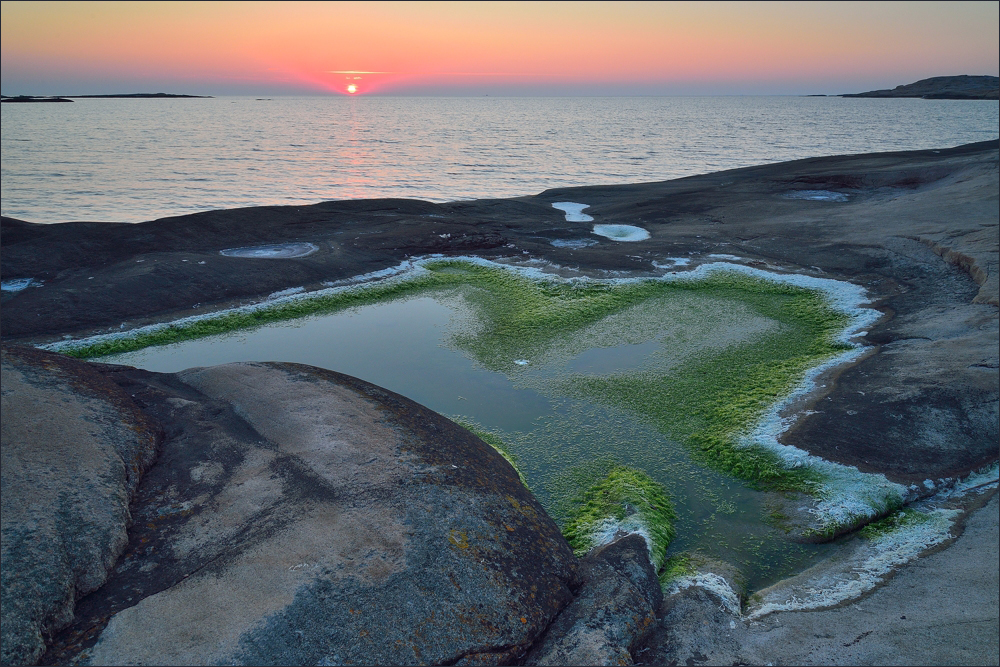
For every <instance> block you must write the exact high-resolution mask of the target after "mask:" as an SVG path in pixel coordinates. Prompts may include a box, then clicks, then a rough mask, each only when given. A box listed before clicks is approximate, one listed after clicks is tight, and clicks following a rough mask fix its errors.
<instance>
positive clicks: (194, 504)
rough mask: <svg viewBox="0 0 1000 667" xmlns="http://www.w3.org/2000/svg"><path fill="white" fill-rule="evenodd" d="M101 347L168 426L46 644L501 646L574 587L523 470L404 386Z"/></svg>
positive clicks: (121, 378)
mask: <svg viewBox="0 0 1000 667" xmlns="http://www.w3.org/2000/svg"><path fill="white" fill-rule="evenodd" d="M98 367H99V368H100V369H101V372H103V373H104V374H105V375H106V376H107V377H108V378H110V379H112V380H113V381H114V382H115V383H117V384H118V385H120V386H122V387H123V388H125V389H126V390H127V391H128V392H129V393H130V394H133V395H134V396H135V400H136V401H137V402H139V403H140V404H141V405H142V406H143V408H144V410H145V411H146V412H147V413H148V414H150V415H151V416H153V417H154V418H155V419H157V420H158V421H160V422H161V423H163V424H164V427H165V429H166V439H165V442H164V445H163V448H162V453H161V455H160V456H159V458H158V459H157V461H156V463H155V464H154V465H153V466H152V467H151V469H150V470H149V472H148V473H147V475H146V476H145V477H144V479H143V481H142V484H141V485H140V489H139V492H138V496H137V499H136V502H135V505H134V507H135V512H136V524H135V527H134V528H133V530H132V531H131V534H130V541H129V547H128V549H127V551H126V553H125V554H124V556H123V557H122V559H121V560H120V561H119V563H118V565H117V567H116V568H115V570H114V572H113V574H112V576H111V577H110V579H109V581H108V582H107V584H105V586H104V587H102V588H101V589H100V590H98V591H97V592H96V593H94V594H92V595H91V596H89V597H88V598H86V599H85V600H82V601H81V603H80V605H79V606H78V610H77V617H76V620H75V622H74V624H73V625H72V626H71V627H70V628H68V629H67V630H66V631H65V632H64V633H63V634H62V635H60V637H58V638H57V640H56V641H55V642H54V644H53V646H52V648H51V649H50V651H49V653H48V654H47V655H46V656H45V657H44V658H43V661H44V662H47V663H64V662H67V661H70V660H80V661H82V662H83V663H90V664H164V663H167V664H217V663H226V664H254V665H258V664H352V663H354V664H442V663H443V664H452V663H455V662H457V661H460V660H464V661H465V662H466V663H472V664H490V663H492V664H498V663H505V662H509V661H510V660H511V659H513V657H514V656H515V655H517V654H519V653H523V652H525V651H526V650H527V649H528V648H529V647H530V646H531V644H532V643H533V642H534V641H535V640H536V638H537V637H538V636H539V635H540V634H541V633H542V632H543V631H544V629H545V628H546V627H547V626H548V625H549V623H550V622H551V620H552V619H553V618H554V617H555V616H556V615H557V614H558V613H559V611H560V610H561V609H562V608H563V607H564V606H565V605H566V604H567V603H568V602H569V601H570V600H571V598H572V593H571V589H570V584H571V582H573V581H574V577H575V570H576V560H575V558H574V557H573V554H572V551H571V550H570V549H569V546H568V545H567V544H566V542H565V540H564V539H563V538H562V536H561V535H560V533H559V530H558V528H557V527H556V525H555V524H554V523H553V522H552V520H551V519H549V517H548V516H547V515H546V514H545V512H544V511H543V510H542V508H541V506H540V505H539V504H538V502H537V501H536V500H535V499H534V498H533V496H532V495H531V494H530V492H528V491H527V490H526V489H525V488H524V487H523V486H522V485H521V483H520V481H519V479H518V475H517V473H516V471H514V469H513V468H512V467H511V466H510V465H509V464H508V463H507V462H506V461H505V460H504V459H503V458H502V457H501V456H500V455H499V454H497V453H496V452H495V451H494V450H493V449H492V448H490V447H489V446H488V445H486V444H485V443H483V442H482V441H481V440H479V439H478V438H477V437H475V436H474V435H472V434H471V433H469V432H468V431H466V430H465V429H463V428H461V427H459V426H458V425H456V424H455V423H453V422H451V421H450V420H448V419H445V418H443V417H441V416H439V415H437V414H436V413H434V412H431V411H430V410H427V409H426V408H423V407H422V406H420V405H418V404H416V403H414V402H412V401H410V400H408V399H406V398H403V397H401V396H399V395H397V394H393V393H392V392H389V391H386V390H383V389H380V388H378V387H375V386H374V385H371V384H368V383H366V382H363V381H360V380H357V379H355V378H352V377H349V376H345V375H341V374H338V373H334V372H331V371H325V370H322V369H318V368H313V367H309V366H303V365H297V364H281V363H239V364H230V365H225V366H217V367H212V368H195V369H191V370H188V371H184V372H181V373H177V374H157V373H149V372H146V371H140V370H137V369H132V368H128V367H120V366H98Z"/></svg>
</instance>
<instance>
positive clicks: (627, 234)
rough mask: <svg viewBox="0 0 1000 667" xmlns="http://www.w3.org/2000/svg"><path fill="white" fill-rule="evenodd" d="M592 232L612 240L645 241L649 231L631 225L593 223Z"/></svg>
mask: <svg viewBox="0 0 1000 667" xmlns="http://www.w3.org/2000/svg"><path fill="white" fill-rule="evenodd" d="M594 233H595V234H597V235H598V236H604V237H606V238H609V239H611V240H612V241H645V240H646V239H648V238H649V232H648V231H646V230H645V229H643V228H642V227H635V226H633V225H594Z"/></svg>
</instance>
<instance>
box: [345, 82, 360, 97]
mask: <svg viewBox="0 0 1000 667" xmlns="http://www.w3.org/2000/svg"><path fill="white" fill-rule="evenodd" d="M347 92H349V93H350V94H351V95H353V94H354V93H356V92H358V87H357V86H355V85H354V84H353V83H349V84H347Z"/></svg>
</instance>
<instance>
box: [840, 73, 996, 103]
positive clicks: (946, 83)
mask: <svg viewBox="0 0 1000 667" xmlns="http://www.w3.org/2000/svg"><path fill="white" fill-rule="evenodd" d="M840 97H919V98H922V99H925V100H995V99H1000V77H995V76H969V75H968V74H962V75H961V76H934V77H931V78H929V79H921V80H920V81H917V82H916V83H909V84H906V85H904V86H896V87H895V88H893V89H892V90H888V89H886V90H870V91H868V92H867V93H845V94H843V95H840Z"/></svg>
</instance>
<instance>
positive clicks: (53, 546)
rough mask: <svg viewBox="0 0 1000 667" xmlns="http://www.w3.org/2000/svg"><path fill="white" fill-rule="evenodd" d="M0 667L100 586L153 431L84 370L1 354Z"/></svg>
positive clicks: (24, 654)
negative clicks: (78, 600) (81, 597)
mask: <svg viewBox="0 0 1000 667" xmlns="http://www.w3.org/2000/svg"><path fill="white" fill-rule="evenodd" d="M0 355H2V364H0V373H2V381H0V386H2V390H0V411H2V414H3V419H2V421H0V452H2V462H0V472H2V491H0V515H2V517H3V522H2V531H0V536H2V537H0V582H2V583H0V596H2V598H0V599H2V604H0V607H2V616H0V618H2V623H0V628H2V633H0V634H2V636H0V645H2V651H0V663H2V664H5V665H7V664H31V663H34V662H35V661H37V660H38V658H39V657H40V656H41V655H42V653H43V651H44V650H45V640H46V639H47V638H49V637H51V636H52V634H53V633H54V632H56V631H58V630H59V629H61V628H62V627H63V626H66V625H67V624H69V623H70V622H71V621H72V620H73V613H74V606H75V603H76V600H77V598H78V597H80V596H82V595H85V594H87V593H89V592H91V591H93V590H95V589H97V588H98V587H100V586H101V584H103V583H104V581H105V579H106V578H107V576H108V572H109V571H110V570H111V568H112V567H114V564H115V561H116V560H117V559H118V556H119V555H120V554H121V552H122V550H123V549H124V548H125V545H126V544H127V543H128V536H127V533H126V529H127V528H128V526H129V524H130V523H131V516H130V513H129V502H130V501H131V499H132V496H133V494H134V491H135V488H136V485H137V484H138V483H139V478H140V476H141V474H142V472H143V471H144V470H145V469H146V468H147V467H148V466H149V464H150V462H151V461H152V459H153V457H154V455H155V453H156V445H157V440H158V435H159V433H158V428H157V426H156V424H155V423H154V422H152V421H151V420H149V419H148V418H147V417H146V416H145V415H143V414H142V412H141V411H139V410H138V409H137V408H136V406H135V405H134V404H133V403H132V401H131V399H130V398H129V396H128V394H126V393H125V392H124V391H122V390H121V389H120V388H119V387H118V386H117V385H115V384H114V383H113V382H110V381H108V380H107V379H106V378H104V377H103V376H102V375H101V374H100V373H98V372H96V371H95V370H94V369H93V368H92V367H91V366H90V364H87V363H84V362H80V361H75V360H73V359H68V358H66V357H62V356H60V355H56V354H49V353H45V352H40V351H39V350H35V349H32V348H23V347H19V346H7V345H4V346H2V348H0Z"/></svg>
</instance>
